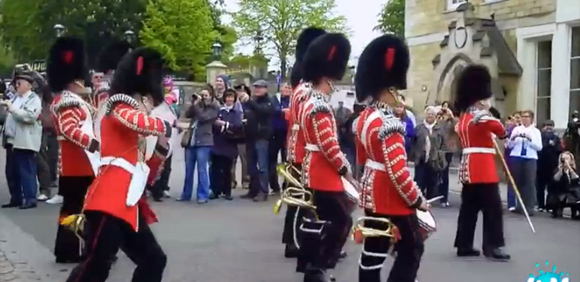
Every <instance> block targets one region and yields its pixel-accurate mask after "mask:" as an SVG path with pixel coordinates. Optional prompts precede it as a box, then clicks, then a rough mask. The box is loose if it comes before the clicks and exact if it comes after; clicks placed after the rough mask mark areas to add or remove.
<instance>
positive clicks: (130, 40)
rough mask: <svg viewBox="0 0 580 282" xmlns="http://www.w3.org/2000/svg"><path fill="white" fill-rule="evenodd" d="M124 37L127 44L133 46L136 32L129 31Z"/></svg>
mask: <svg viewBox="0 0 580 282" xmlns="http://www.w3.org/2000/svg"><path fill="white" fill-rule="evenodd" d="M124 36H125V40H126V41H127V43H129V44H131V45H133V42H134V41H135V32H133V31H132V30H127V31H125V33H124Z"/></svg>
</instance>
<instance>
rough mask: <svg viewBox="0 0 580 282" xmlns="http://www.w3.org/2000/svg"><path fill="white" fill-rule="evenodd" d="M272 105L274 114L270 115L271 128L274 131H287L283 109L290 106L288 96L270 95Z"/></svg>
mask: <svg viewBox="0 0 580 282" xmlns="http://www.w3.org/2000/svg"><path fill="white" fill-rule="evenodd" d="M272 106H274V115H273V116H272V129H273V130H274V131H282V132H287V131H288V122H287V121H286V118H285V117H284V113H283V112H282V110H283V109H288V108H289V107H290V97H289V96H287V97H282V96H280V99H278V95H274V97H272Z"/></svg>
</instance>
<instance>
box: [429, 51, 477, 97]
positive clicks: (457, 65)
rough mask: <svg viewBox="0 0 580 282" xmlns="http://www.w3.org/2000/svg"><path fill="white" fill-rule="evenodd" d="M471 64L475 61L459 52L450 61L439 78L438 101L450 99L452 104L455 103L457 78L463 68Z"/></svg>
mask: <svg viewBox="0 0 580 282" xmlns="http://www.w3.org/2000/svg"><path fill="white" fill-rule="evenodd" d="M470 64H473V61H472V60H471V59H470V58H469V57H467V56H466V55H465V54H457V55H456V56H455V57H453V59H451V60H450V61H449V63H448V64H447V65H446V66H445V68H444V69H443V71H442V72H441V76H440V77H439V80H438V84H437V95H436V99H437V101H439V102H443V101H449V103H450V104H451V105H452V104H453V103H454V101H455V87H456V85H457V78H458V77H459V75H460V74H461V72H462V71H463V69H464V68H465V67H466V66H468V65H470Z"/></svg>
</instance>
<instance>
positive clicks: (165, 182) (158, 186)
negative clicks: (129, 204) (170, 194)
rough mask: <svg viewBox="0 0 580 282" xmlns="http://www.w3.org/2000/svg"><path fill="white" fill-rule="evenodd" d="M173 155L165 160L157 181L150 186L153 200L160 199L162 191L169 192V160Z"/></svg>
mask: <svg viewBox="0 0 580 282" xmlns="http://www.w3.org/2000/svg"><path fill="white" fill-rule="evenodd" d="M172 158H173V155H171V156H169V158H167V159H165V161H164V162H163V170H162V171H161V174H160V175H159V179H157V180H156V181H155V183H153V185H152V186H150V187H149V188H150V191H151V196H153V198H155V199H161V198H162V197H163V192H164V191H169V177H170V176H171V160H172Z"/></svg>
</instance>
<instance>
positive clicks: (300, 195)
mask: <svg viewBox="0 0 580 282" xmlns="http://www.w3.org/2000/svg"><path fill="white" fill-rule="evenodd" d="M290 170H294V171H295V172H298V169H297V168H296V167H294V166H293V165H292V164H280V165H278V166H277V167H276V171H277V172H278V174H279V175H280V176H282V177H283V178H284V180H285V181H287V182H288V183H290V185H291V186H289V187H287V188H286V189H285V190H284V191H283V192H282V193H281V194H280V199H279V200H278V201H276V203H275V204H274V213H275V214H279V213H280V210H281V209H282V205H283V204H286V205H289V206H295V207H301V208H306V209H310V210H315V209H316V206H314V197H313V196H312V192H310V191H308V190H306V189H305V188H304V186H303V185H302V183H300V181H299V180H298V179H296V178H295V177H294V176H293V175H292V174H291V173H290Z"/></svg>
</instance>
